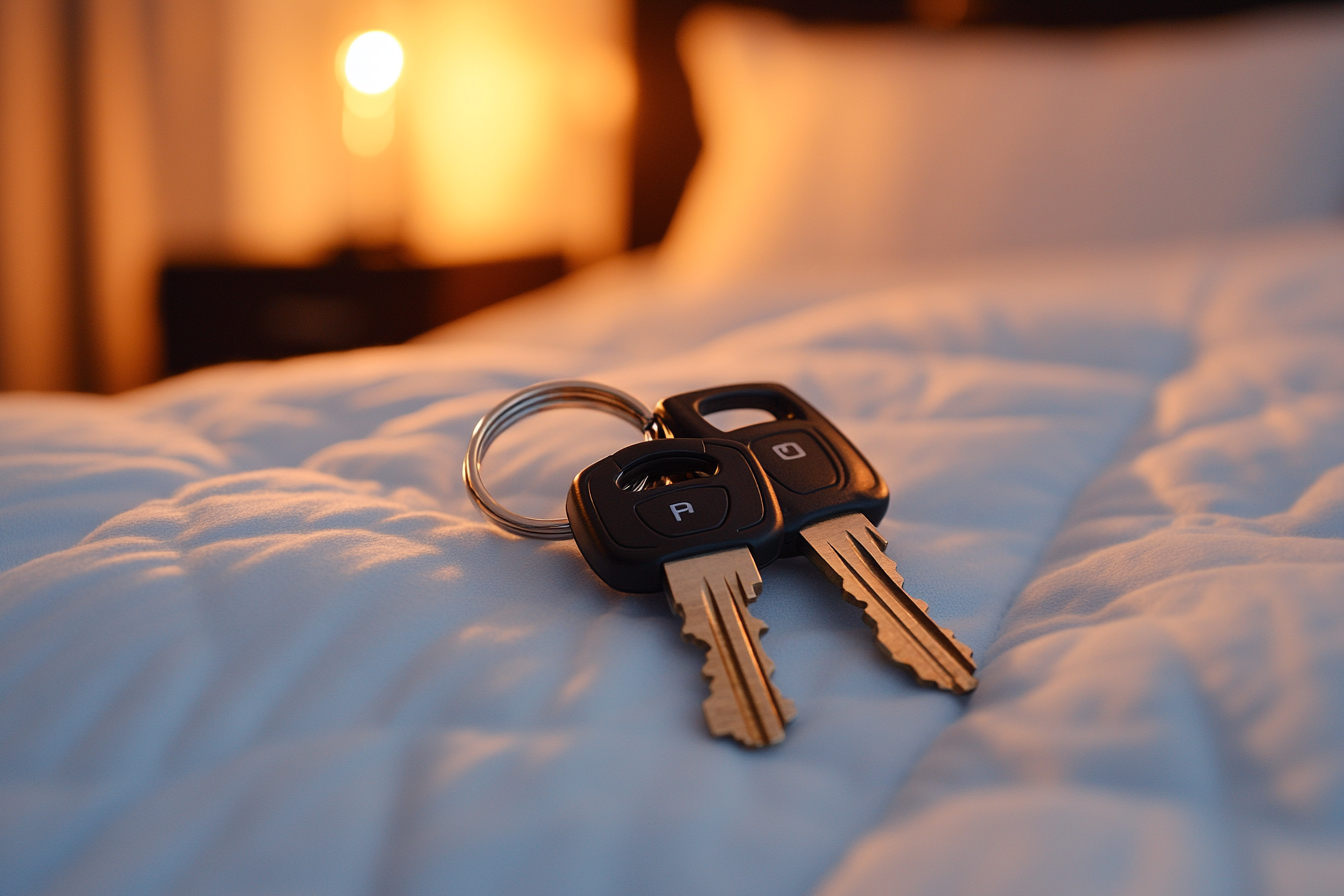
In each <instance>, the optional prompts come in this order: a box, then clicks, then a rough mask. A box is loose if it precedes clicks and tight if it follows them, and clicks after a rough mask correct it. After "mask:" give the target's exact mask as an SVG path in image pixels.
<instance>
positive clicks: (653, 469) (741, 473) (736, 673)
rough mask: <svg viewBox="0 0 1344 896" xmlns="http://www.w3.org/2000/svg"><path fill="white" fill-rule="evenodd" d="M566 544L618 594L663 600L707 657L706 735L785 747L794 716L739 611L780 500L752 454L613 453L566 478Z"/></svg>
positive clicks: (707, 446) (774, 528)
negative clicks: (569, 537) (662, 595)
mask: <svg viewBox="0 0 1344 896" xmlns="http://www.w3.org/2000/svg"><path fill="white" fill-rule="evenodd" d="M565 513H566V515H567V516H568V517H569V523H570V526H571V528H572V529H573V530H574V541H575V542H576V543H577V544H578V546H579V550H580V551H581V552H582V553H583V556H584V559H586V560H587V561H588V565H589V566H591V567H592V568H593V571H594V572H595V573H597V575H598V576H599V577H600V578H601V579H602V580H603V581H604V582H606V583H607V584H608V585H610V586H611V587H613V588H615V589H616V590H617V591H626V592H631V593H650V592H655V591H660V590H662V591H665V592H666V594H667V600H668V604H669V605H670V606H671V608H672V611H673V612H674V613H676V614H677V615H678V616H680V617H681V618H682V620H683V623H684V624H683V626H682V630H681V634H682V638H683V639H684V640H686V641H688V642H691V643H694V644H698V645H700V646H701V647H703V648H705V649H706V650H707V651H708V652H707V654H706V658H705V665H704V667H703V669H702V670H701V671H702V672H703V674H704V676H705V678H706V679H707V680H708V682H709V696H708V697H707V698H706V699H705V701H704V704H703V707H704V713H705V723H706V724H707V725H708V726H709V731H710V733H711V734H713V735H714V736H715V737H723V736H725V735H728V736H731V737H733V738H735V739H736V740H737V741H738V742H740V743H742V744H745V745H746V746H749V747H764V746H768V745H770V744H777V743H779V742H780V741H782V740H783V739H784V726H785V725H786V724H787V723H788V722H790V721H791V720H792V719H793V718H794V716H795V714H796V711H795V709H794V705H793V701H791V700H788V699H786V698H785V697H783V696H782V695H781V694H780V693H779V690H778V689H777V688H776V687H775V684H774V682H773V681H772V680H771V676H772V675H773V674H774V671H775V665H774V663H773V662H771V661H770V657H768V656H767V655H766V653H765V650H764V649H762V647H761V635H763V634H764V633H765V631H766V625H765V623H763V622H761V620H759V619H757V618H756V617H754V616H752V615H751V611H750V610H749V609H748V605H749V604H751V603H752V602H753V601H755V600H756V598H757V597H759V596H760V593H761V574H760V571H759V568H758V564H759V566H765V565H767V564H769V563H771V562H773V561H774V559H775V558H776V557H777V556H778V555H779V549H780V544H781V542H782V541H783V537H784V528H783V519H782V515H781V513H780V509H779V502H778V500H777V499H776V497H775V495H774V491H773V490H772V489H771V488H770V484H769V480H768V479H767V478H766V476H765V472H764V471H763V470H762V469H761V465H760V464H759V463H758V462H757V461H756V459H755V458H754V457H753V456H752V454H751V452H750V451H749V450H748V449H747V448H746V446H744V445H742V444H741V443H739V442H736V441H733V440H730V439H703V440H702V439H666V440H656V441H651V442H642V443H640V444H638V445H631V446H630V447H628V448H624V449H622V450H620V451H617V452H616V453H615V454H613V455H611V456H610V457H607V458H604V459H603V460H600V461H598V462H597V463H595V464H593V465H592V466H590V467H588V468H587V469H585V470H583V471H582V472H581V473H579V475H578V476H576V477H574V483H573V485H572V486H571V487H570V490H569V494H568V496H567V498H566V500H565Z"/></svg>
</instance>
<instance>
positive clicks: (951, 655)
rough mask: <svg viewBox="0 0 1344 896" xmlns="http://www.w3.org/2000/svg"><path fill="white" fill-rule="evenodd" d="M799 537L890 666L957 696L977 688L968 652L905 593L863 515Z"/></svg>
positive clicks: (810, 529) (840, 519) (924, 606)
mask: <svg viewBox="0 0 1344 896" xmlns="http://www.w3.org/2000/svg"><path fill="white" fill-rule="evenodd" d="M800 534H801V535H802V551H803V553H804V554H805V555H807V557H808V559H810V560H811V561H812V563H813V564H814V565H815V566H816V567H817V568H818V569H820V570H821V571H822V572H823V573H825V575H826V577H827V578H828V579H830V580H831V581H832V582H834V583H835V584H836V585H838V586H839V587H840V588H841V590H842V592H843V594H844V598H845V600H846V601H848V602H849V603H852V604H854V605H855V606H857V607H861V608H862V609H863V621H864V622H866V623H867V624H868V627H869V628H871V629H872V630H873V633H874V634H875V635H876V636H877V643H878V645H879V646H880V647H881V649H882V651H883V652H884V653H885V654H886V655H887V656H888V657H889V658H890V659H891V660H892V661H893V662H895V663H898V664H900V665H902V666H905V667H906V668H908V669H909V670H910V671H911V672H912V673H913V674H914V675H915V677H916V678H917V679H919V681H920V682H922V683H924V684H929V685H933V686H935V687H939V688H942V689H944V690H948V691H952V692H953V693H956V694H965V693H969V692H970V691H973V690H975V687H976V685H977V684H978V683H979V682H977V681H976V678H975V661H974V660H973V659H971V649H970V648H969V647H967V646H966V645H965V644H962V643H961V642H960V641H958V640H957V639H956V637H955V636H954V635H953V634H952V632H951V631H950V630H948V629H945V628H942V627H940V626H939V625H938V624H937V623H936V622H934V621H933V619H931V618H930V617H929V612H928V610H929V605H928V604H926V603H925V602H924V601H922V600H918V599H916V598H913V597H911V596H910V595H908V594H906V592H905V587H904V586H905V579H904V578H902V576H901V575H900V573H898V572H897V571H896V563H895V561H894V560H892V559H891V558H890V557H888V556H887V554H886V548H887V540H886V539H885V538H883V537H882V535H881V533H879V532H878V531H877V530H876V529H875V528H873V525H872V523H870V522H869V521H868V519H867V518H866V517H865V516H864V515H863V514H861V513H849V514H844V515H841V516H837V517H832V518H831V519H828V520H822V521H821V522H819V523H814V524H813V525H811V526H808V527H806V528H805V529H803V530H802V532H801V533H800Z"/></svg>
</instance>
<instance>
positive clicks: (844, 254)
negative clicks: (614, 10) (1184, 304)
mask: <svg viewBox="0 0 1344 896" xmlns="http://www.w3.org/2000/svg"><path fill="white" fill-rule="evenodd" d="M681 53H682V58H683V60H684V62H685V65H686V69H687V72H688V75H689V78H690V82H691V89H692V93H693V95H694V98H695V108H696V115H697V117H698V119H699V123H700V129H701V133H702V135H703V137H704V151H703V153H702V155H701V157H700V160H699V162H698V163H697V165H696V168H695V171H694V172H693V174H692V176H691V180H690V182H689V184H688V187H687V191H686V194H685V196H684V197H683V199H682V203H681V205H680V207H679V208H678V210H677V214H676V217H675V219H674V221H673V223H672V227H671V229H670V231H669V234H668V237H667V239H666V240H665V241H664V244H663V248H662V250H661V252H660V254H661V259H662V261H663V263H664V264H665V265H666V266H667V267H668V268H669V269H670V270H671V271H672V272H673V273H674V274H677V275H682V276H684V277H688V278H691V279H694V280H700V281H706V280H708V281H710V282H720V283H721V282H724V281H734V280H737V279H742V278H745V277H749V276H752V275H755V274H760V273H763V272H773V273H775V274H778V273H779V272H780V271H781V270H790V269H798V268H813V269H816V268H819V267H820V268H836V267H840V266H869V267H871V266H882V265H890V264H892V263H899V262H903V261H908V260H914V259H928V258H940V257H947V256H953V255H961V254H967V253H984V252H996V251H1001V250H1010V249H1020V248H1043V247H1055V246H1077V245H1085V244H1101V243H1117V242H1153V241H1158V240H1164V239H1169V238H1175V237H1188V236H1198V235H1205V234H1216V233H1225V232H1229V231H1235V230H1240V229H1246V228H1251V227H1255V226H1259V225H1264V224H1270V223H1273V222H1278V221H1285V220H1290V219H1299V218H1309V217H1316V216H1324V215H1327V214H1331V213H1333V212H1335V211H1336V210H1338V209H1339V208H1340V207H1341V204H1342V203H1341V200H1344V15H1341V14H1339V13H1338V12H1334V11H1330V12H1319V11H1318V12H1302V11H1297V12H1292V13H1279V14H1273V15H1268V14H1260V15H1249V16H1242V17H1238V18H1232V19H1225V20H1214V21H1206V22H1200V23H1183V24H1167V25H1143V26H1131V27H1125V28H1119V29H1113V30H1109V31H1102V32H1061V33H1035V32H1027V31H1014V30H1006V31H998V32H969V33H935V32H925V31H917V30H913V29H906V28H901V27H881V28H872V29H860V28H854V27H803V26H799V25H795V24H793V23H791V22H790V21H789V20H787V19H785V18H783V17H781V16H778V15H775V14H772V13H766V12H760V11H749V10H733V9H728V8H722V7H717V8H716V7H711V8H708V9H706V10H702V11H701V12H699V13H697V14H695V15H694V16H693V17H692V18H691V19H690V20H689V21H688V23H687V25H686V26H685V28H684V30H683V32H682V35H681Z"/></svg>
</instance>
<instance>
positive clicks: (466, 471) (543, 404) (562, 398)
mask: <svg viewBox="0 0 1344 896" xmlns="http://www.w3.org/2000/svg"><path fill="white" fill-rule="evenodd" d="M551 408H592V409H593V410H595V411H602V412H604V413H607V414H611V415H612V416H613V417H620V418H621V419H622V420H628V421H629V422H630V423H632V424H634V425H635V427H636V428H638V429H639V430H640V432H642V433H643V434H644V439H645V440H646V441H647V440H649V439H652V438H653V437H654V431H653V428H654V418H653V413H652V412H651V411H649V409H648V408H647V407H645V406H644V404H643V403H642V402H641V401H640V400H639V399H637V398H635V397H634V396H631V395H627V394H626V393H624V392H622V391H621V390H619V389H613V388H611V387H610V386H604V385H602V384H601V383H593V382H588V381H586V380H551V381H549V382H545V383H537V384H536V385H535V386H528V387H527V388H526V389H520V390H519V391H517V392H515V393H513V394H512V395H510V396H509V397H508V398H506V399H504V400H503V401H502V402H500V403H499V404H497V405H495V406H494V407H493V408H491V409H490V410H489V411H488V412H487V413H486V415H485V416H484V417H482V418H481V419H480V421H479V422H477V424H476V428H475V429H473V430H472V432H471V441H470V442H469V443H468V444H467V456H466V457H465V458H464V459H463V460H462V480H463V481H464V482H465V483H466V484H467V494H469V495H471V499H472V500H473V501H475V502H476V506H477V507H479V508H481V513H483V514H485V515H486V516H487V517H488V518H489V519H490V521H491V522H493V523H494V524H495V525H497V526H499V527H500V528H501V529H505V530H507V531H509V532H512V533H514V534H515V535H526V536H527V537H528V538H553V539H559V538H571V537H573V534H574V533H573V531H572V530H571V529H570V528H569V520H567V519H565V518H564V517H560V518H559V519H538V518H536V517H530V516H523V515H522V514H521V513H514V512H513V511H512V510H509V509H508V508H507V507H505V506H504V505H502V504H500V503H499V502H498V501H496V500H495V499H494V497H493V496H491V494H490V490H489V489H487V488H486V487H485V480H484V479H483V478H482V477H481V461H482V460H484V459H485V452H487V451H489V450H490V446H491V445H492V444H494V441H495V439H497V438H499V436H500V435H501V434H502V433H503V432H504V430H506V429H508V428H509V427H510V426H512V425H513V424H515V423H517V422H518V421H519V420H522V419H523V418H525V417H530V416H532V415H533V414H536V413H540V412H541V411H546V410H550V409H551Z"/></svg>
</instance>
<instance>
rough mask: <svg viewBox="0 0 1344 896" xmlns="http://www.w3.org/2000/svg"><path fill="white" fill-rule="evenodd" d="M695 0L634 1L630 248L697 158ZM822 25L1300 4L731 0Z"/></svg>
mask: <svg viewBox="0 0 1344 896" xmlns="http://www.w3.org/2000/svg"><path fill="white" fill-rule="evenodd" d="M702 2H704V0H635V4H634V18H635V60H636V66H637V68H638V71H639V106H638V109H637V111H636V114H635V133H634V164H633V166H632V178H633V184H632V190H631V215H630V245H631V247H632V248H633V247H639V246H646V245H650V244H652V243H656V242H658V241H660V240H661V239H662V238H663V234H664V233H665V232H666V230H667V225H668V224H669V223H670V222H671V220H672V213H673V212H674V211H675V210H676V207H677V202H678V200H679V199H680V198H681V192H682V189H683V187H684V186H685V184H686V178H687V176H688V175H689V174H690V172H691V167H692V166H693V165H694V164H695V158H696V155H697V154H698V153H699V151H700V136H699V134H698V133H697V132H696V127H695V118H694V115H693V113H692V111H691V94H690V88H689V87H688V85H687V83H686V77H685V75H684V74H683V73H682V70H681V64H680V62H679V61H678V59H677V48H676V36H677V28H678V27H679V26H680V24H681V21H682V19H683V18H685V16H686V14H687V13H688V12H690V11H691V9H693V8H694V7H696V6H699V5H701V3H702ZM734 5H738V6H752V7H759V8H766V9H773V10H778V11H779V12H783V13H785V14H787V15H790V16H793V17H795V18H798V19H803V20H806V21H815V22H831V23H839V22H845V23H873V22H897V21H923V22H940V24H941V26H942V27H947V26H946V24H945V23H946V22H947V21H948V20H949V19H951V20H955V21H956V22H957V24H956V27H962V28H965V27H993V26H996V25H1017V26H1030V27H1041V28H1095V27H1105V26H1108V25H1116V24H1122V23H1125V22H1135V21H1144V20H1150V21H1151V20H1159V19H1165V20H1174V19H1191V18H1201V17H1207V16H1216V15H1225V14H1228V13H1233V12H1240V11H1243V10H1248V9H1252V8H1260V7H1269V6H1289V5H1293V6H1301V5H1303V3H1302V0H1296V2H1294V0H1089V2H1086V3H1080V2H1078V0H906V2H901V0H886V2H882V0H773V2H771V0H734Z"/></svg>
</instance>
